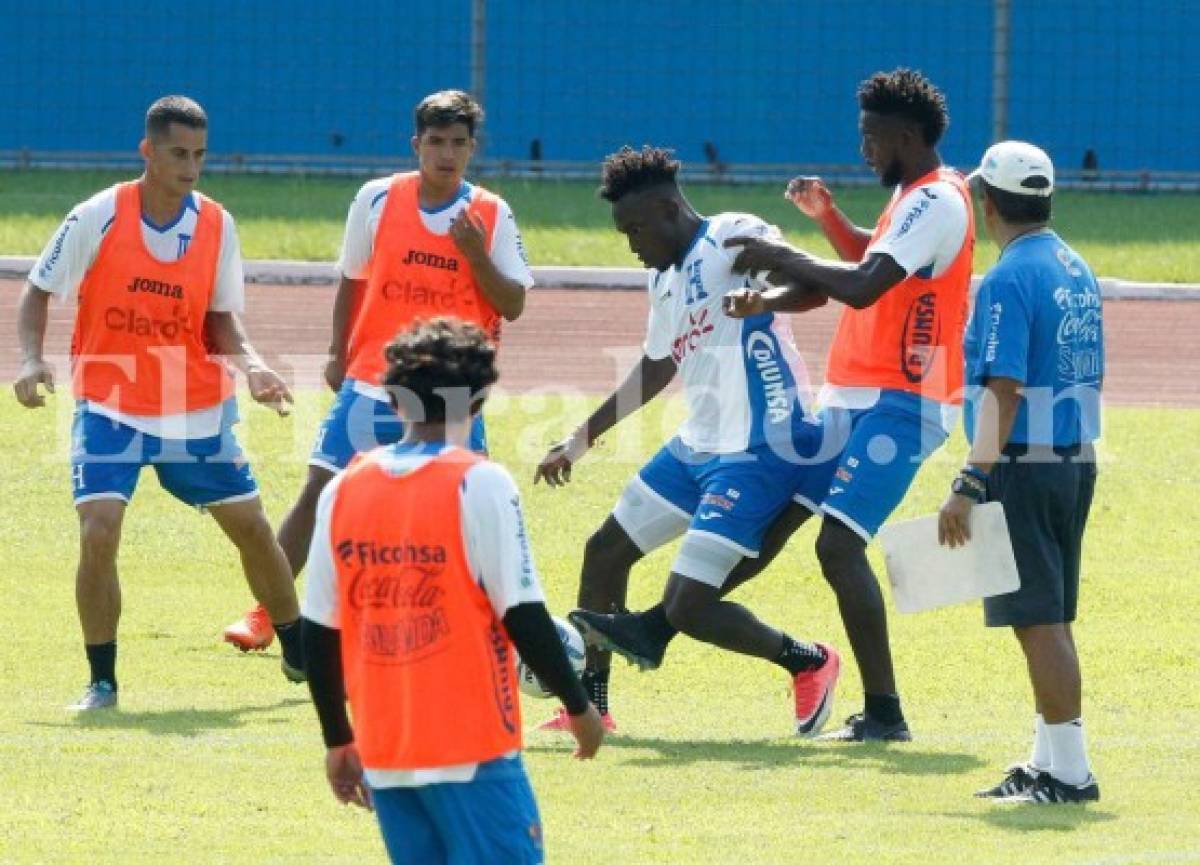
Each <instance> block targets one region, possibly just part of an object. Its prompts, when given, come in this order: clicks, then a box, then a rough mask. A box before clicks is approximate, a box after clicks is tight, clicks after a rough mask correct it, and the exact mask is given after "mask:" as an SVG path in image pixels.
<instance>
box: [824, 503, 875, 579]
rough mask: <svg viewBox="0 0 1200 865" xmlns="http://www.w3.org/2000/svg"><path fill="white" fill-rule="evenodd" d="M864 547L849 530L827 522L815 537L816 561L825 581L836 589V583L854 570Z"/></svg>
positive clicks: (863, 551)
mask: <svg viewBox="0 0 1200 865" xmlns="http://www.w3.org/2000/svg"><path fill="white" fill-rule="evenodd" d="M865 549H866V545H865V544H864V543H863V541H862V539H861V538H859V536H858V535H856V534H855V533H854V532H852V531H851V530H850V529H847V528H845V527H844V526H842V525H841V524H839V523H833V522H831V521H829V520H826V521H825V524H824V525H823V526H822V527H821V533H820V534H819V535H817V560H818V561H819V562H820V563H821V571H822V573H824V575H825V579H826V580H828V581H829V582H830V583H831V584H833V586H834V588H837V585H838V582H839V581H840V580H841V579H842V577H843V576H844V575H846V574H848V573H851V572H853V571H855V570H856V568H855V565H856V564H857V562H858V560H859V559H860V558H863V557H864V556H865V555H866V553H865Z"/></svg>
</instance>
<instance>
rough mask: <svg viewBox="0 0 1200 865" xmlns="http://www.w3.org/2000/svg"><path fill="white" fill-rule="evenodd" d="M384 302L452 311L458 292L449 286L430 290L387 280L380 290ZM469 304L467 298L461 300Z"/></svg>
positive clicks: (417, 285)
mask: <svg viewBox="0 0 1200 865" xmlns="http://www.w3.org/2000/svg"><path fill="white" fill-rule="evenodd" d="M381 292H382V294H383V299H384V300H390V301H399V302H400V303H404V304H406V305H408V306H423V307H426V308H427V309H436V310H447V311H449V310H453V309H454V308H455V306H456V304H457V303H458V292H457V291H455V287H454V285H453V284H451V285H450V286H449V287H447V288H431V287H429V286H427V285H419V284H417V283H414V282H409V281H407V280H406V281H404V282H399V281H397V280H388V281H387V282H385V283H384V284H383V286H382V288H381ZM463 302H464V303H469V302H470V299H469V298H468V297H464V298H463Z"/></svg>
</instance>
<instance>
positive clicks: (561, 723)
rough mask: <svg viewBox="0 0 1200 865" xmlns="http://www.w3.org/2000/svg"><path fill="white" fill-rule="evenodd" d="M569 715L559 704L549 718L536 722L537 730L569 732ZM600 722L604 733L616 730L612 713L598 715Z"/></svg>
mask: <svg viewBox="0 0 1200 865" xmlns="http://www.w3.org/2000/svg"><path fill="white" fill-rule="evenodd" d="M570 717H571V716H570V715H568V714H567V710H566V709H564V708H563V707H562V706H559V707H558V711H557V712H555V713H554V714H553V715H552V716H551V717H550V720H548V721H543V722H542V723H540V724H538V726H537V729H538V732H539V733H570V732H571V722H570ZM600 723H601V724H603V725H604V732H605V733H615V732H617V722H616V721H614V720H613V718H612V715H610V714H609V713H608V712H605V713H604V714H603V715H601V716H600Z"/></svg>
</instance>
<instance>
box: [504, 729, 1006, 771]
mask: <svg viewBox="0 0 1200 865" xmlns="http://www.w3.org/2000/svg"><path fill="white" fill-rule="evenodd" d="M531 738H532V737H531ZM525 747H526V750H528V751H533V752H539V751H545V752H562V751H569V750H571V749H572V748H573V747H574V745H573V744H568V743H567V742H566V741H564V742H563V743H562V744H561V745H552V744H549V743H545V742H532V743H530V742H527V743H526V746H525ZM604 747H605V749H607V750H608V752H609V754H612V753H613V752H614V751H618V752H619V751H624V750H634V751H651V752H653V753H652V754H648V755H643V754H637V755H630V756H628V757H626V758H624V759H622V761H621V762H622V765H625V766H638V767H643V768H660V767H662V766H663V765H664V764H671V765H686V764H689V763H735V764H738V765H740V766H741V767H742V768H744V769H752V770H754V769H773V768H778V767H782V766H809V767H812V768H817V769H871V770H874V771H877V772H883V773H884V774H896V775H960V774H963V773H964V772H970V771H972V770H973V769H978V768H980V767H981V766H983V765H984V762H983V760H981V759H980V758H979V757H977V756H975V755H974V754H962V753H953V752H946V751H917V750H914V749H912V748H911V747H907V746H903V745H900V746H896V745H883V744H878V745H876V744H868V745H838V744H837V743H832V742H831V743H826V744H816V743H813V742H806V741H802V740H796V741H785V742H772V741H765V742H746V741H727V742H719V741H701V742H689V741H681V740H678V739H654V738H649V739H647V738H638V737H636V736H621V735H616V736H610V737H608V738H607V739H605V740H604ZM602 753H603V752H602Z"/></svg>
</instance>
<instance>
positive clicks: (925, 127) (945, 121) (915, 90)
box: [858, 69, 950, 147]
mask: <svg viewBox="0 0 1200 865" xmlns="http://www.w3.org/2000/svg"><path fill="white" fill-rule="evenodd" d="M858 107H859V108H861V109H862V110H863V111H870V112H872V113H874V114H884V115H891V116H898V117H903V118H905V119H907V120H911V121H913V122H914V123H917V124H920V126H921V133H922V135H923V136H924V138H925V143H926V144H928V145H929V146H930V147H932V146H933V145H935V144H937V143H938V141H940V140H941V138H942V135H943V134H944V133H945V132H946V127H948V126H949V125H950V113H949V112H948V111H947V110H946V96H945V94H943V93H942V91H940V90H938V89H937V88H936V87H935V86H934V85H933V82H931V81H930V80H929V79H928V78H926V77H925V76H924V75H922V74H921V73H920V72H917V71H916V70H915V69H893V70H892V71H891V72H876V73H875V74H874V75H872V76H871V77H870V78H868V79H867V80H866V81H864V82H863V83H862V84H860V85H858Z"/></svg>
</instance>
